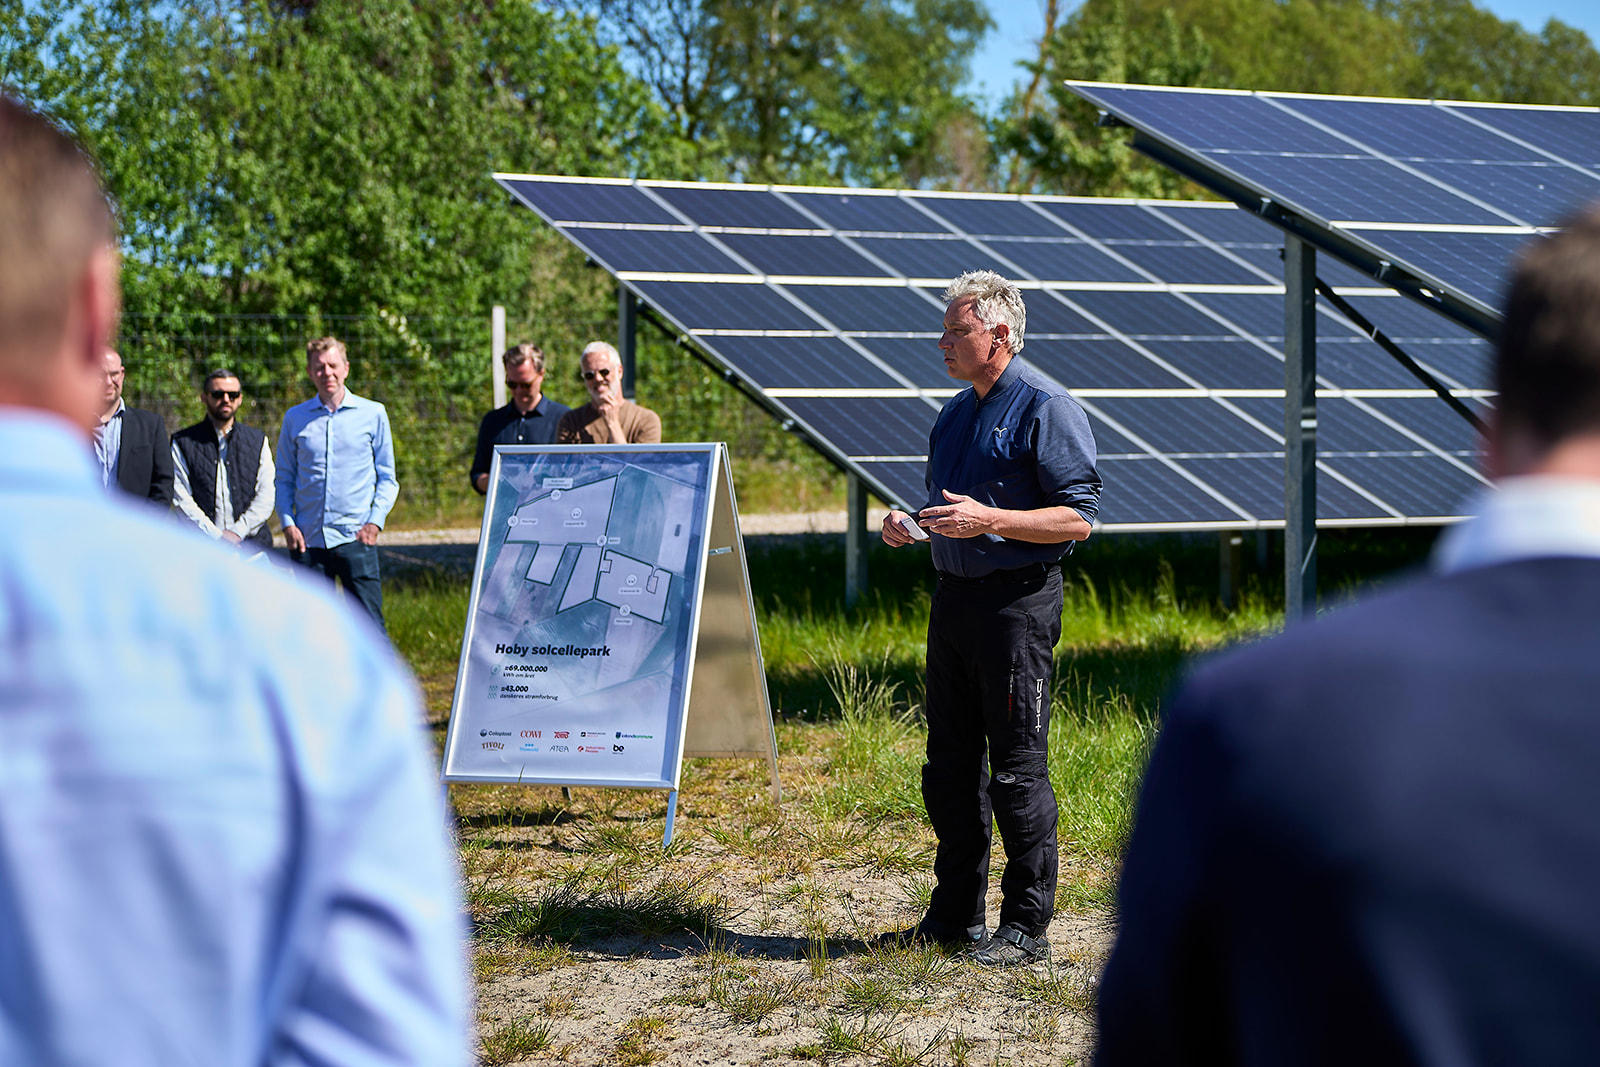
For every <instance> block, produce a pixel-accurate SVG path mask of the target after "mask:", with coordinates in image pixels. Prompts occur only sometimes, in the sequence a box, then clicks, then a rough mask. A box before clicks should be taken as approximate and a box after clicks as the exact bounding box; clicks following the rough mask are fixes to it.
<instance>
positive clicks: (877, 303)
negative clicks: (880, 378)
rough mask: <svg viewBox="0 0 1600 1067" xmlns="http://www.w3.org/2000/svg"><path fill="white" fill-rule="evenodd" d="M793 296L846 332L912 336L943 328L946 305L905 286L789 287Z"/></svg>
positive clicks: (786, 287)
mask: <svg viewBox="0 0 1600 1067" xmlns="http://www.w3.org/2000/svg"><path fill="white" fill-rule="evenodd" d="M784 288H785V289H787V290H788V291H789V292H790V293H792V294H794V296H796V297H797V298H799V299H800V300H802V301H804V302H805V303H806V304H807V305H809V306H810V307H812V308H814V309H815V310H816V311H817V312H818V313H819V314H821V315H822V316H823V318H825V319H827V320H828V321H829V322H831V323H832V324H833V325H834V326H837V327H838V328H839V329H841V330H844V331H845V332H847V333H848V332H852V331H857V330H873V331H883V332H885V333H909V332H913V331H917V332H920V331H924V330H941V329H943V328H944V306H943V305H942V304H941V305H938V306H935V305H933V304H931V303H929V302H928V301H926V300H924V299H922V298H921V297H920V296H918V295H917V293H916V291H915V290H912V289H907V288H906V287H905V286H902V285H894V286H881V285H873V286H867V285H786V286H784Z"/></svg>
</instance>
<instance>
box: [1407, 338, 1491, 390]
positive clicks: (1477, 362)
mask: <svg viewBox="0 0 1600 1067" xmlns="http://www.w3.org/2000/svg"><path fill="white" fill-rule="evenodd" d="M1402 348H1403V349H1404V351H1405V353H1406V355H1408V356H1410V357H1411V358H1412V359H1414V360H1416V361H1417V362H1418V363H1420V364H1422V365H1423V366H1424V367H1426V368H1428V370H1429V371H1430V372H1431V373H1432V374H1433V376H1434V377H1436V378H1438V379H1439V380H1440V381H1442V382H1443V383H1444V384H1445V385H1447V386H1449V387H1450V388H1451V389H1493V388H1494V346H1493V345H1491V344H1489V342H1487V341H1412V342H1409V343H1407V344H1405V345H1403V346H1402Z"/></svg>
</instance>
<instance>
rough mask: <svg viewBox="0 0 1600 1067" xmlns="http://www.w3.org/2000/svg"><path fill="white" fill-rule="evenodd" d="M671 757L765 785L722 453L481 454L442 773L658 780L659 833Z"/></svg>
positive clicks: (755, 657) (761, 708)
mask: <svg viewBox="0 0 1600 1067" xmlns="http://www.w3.org/2000/svg"><path fill="white" fill-rule="evenodd" d="M703 638H704V639H703ZM686 742H687V743H686ZM686 754H687V755H721V756H756V757H765V758H767V759H768V761H769V763H770V765H771V769H772V780H773V792H774V797H775V798H776V796H777V750H776V744H775V738H774V735H773V730H772V715H771V706H770V703H769V701H768V697H767V690H766V676H765V673H764V669H763V666H762V662H761V650H760V641H759V637H758V635H757V630H756V622H755V611H754V603H753V601H752V600H751V597H750V592H749V578H748V571H747V570H746V567H745V558H744V545H743V542H742V541H741V539H740V537H739V532H738V513H737V509H736V507H735V505H734V500H733V491H732V483H731V481H730V479H729V477H728V468H727V451H726V449H725V447H724V446H722V445H721V444H693V445H615V446H611V445H589V446H580V445H545V446H501V447H499V448H497V449H496V450H495V457H494V465H493V468H492V470H491V472H490V480H489V494H488V500H487V501H486V504H485V509H484V521H483V530H482V533H481V535H480V537H479V542H478V560H477V566H476V567H475V569H474V574H473V583H472V598H471V603H470V605H469V607H468V611H467V626H466V634H465V637H464V639H463V642H462V652H461V663H460V667H459V669H458V671H457V675H456V691H455V699H454V702H453V703H452V705H451V712H450V727H449V732H448V735H447V737H446V740H445V759H444V779H445V780H446V781H462V782H519V783H525V784H549V785H568V786H571V785H585V786H622V787H636V788H656V789H668V790H671V791H672V792H671V794H670V795H669V800H668V819H667V829H666V840H668V841H670V840H671V835H672V819H673V816H674V814H675V812H676V801H677V789H678V783H679V779H680V774H681V767H682V760H683V757H684V755H686Z"/></svg>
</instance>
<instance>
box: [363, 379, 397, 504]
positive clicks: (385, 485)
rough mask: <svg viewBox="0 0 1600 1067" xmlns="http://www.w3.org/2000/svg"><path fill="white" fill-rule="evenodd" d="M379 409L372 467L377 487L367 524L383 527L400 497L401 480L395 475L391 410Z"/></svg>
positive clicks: (374, 436) (373, 443)
mask: <svg viewBox="0 0 1600 1067" xmlns="http://www.w3.org/2000/svg"><path fill="white" fill-rule="evenodd" d="M377 408H378V420H377V421H378V425H377V429H376V432H375V433H374V434H373V438H372V465H373V474H374V476H375V477H376V479H377V485H376V486H375V487H374V490H373V493H372V509H371V510H370V511H368V512H367V520H366V521H367V522H370V523H372V524H373V525H375V526H379V527H381V526H383V524H384V523H385V522H387V521H388V518H389V512H390V511H391V510H393V508H394V502H395V501H396V500H398V499H399V497H400V479H398V478H396V477H395V475H394V435H393V434H392V433H390V432H389V410H388V409H387V408H385V407H384V406H383V405H382V404H378V405H377Z"/></svg>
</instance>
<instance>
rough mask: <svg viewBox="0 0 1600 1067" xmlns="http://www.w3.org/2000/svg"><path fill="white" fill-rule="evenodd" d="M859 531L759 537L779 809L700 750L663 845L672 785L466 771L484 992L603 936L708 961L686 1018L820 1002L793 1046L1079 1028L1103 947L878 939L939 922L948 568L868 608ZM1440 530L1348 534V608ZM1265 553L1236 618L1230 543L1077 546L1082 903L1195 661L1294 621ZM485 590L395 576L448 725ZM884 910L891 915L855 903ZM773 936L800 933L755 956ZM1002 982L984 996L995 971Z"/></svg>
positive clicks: (926, 572)
mask: <svg viewBox="0 0 1600 1067" xmlns="http://www.w3.org/2000/svg"><path fill="white" fill-rule="evenodd" d="M841 540H842V539H840V538H791V539H772V540H770V541H767V542H765V543H752V544H751V546H750V570H751V581H752V587H753V591H754V594H755V597H756V600H757V604H758V613H759V618H760V626H761V633H762V644H763V653H764V657H765V661H766V664H767V668H768V682H769V689H770V692H771V694H772V697H773V700H774V705H775V711H776V715H777V721H776V728H777V736H778V745H779V756H780V760H781V763H782V768H783V770H782V774H783V786H784V794H785V795H784V801H783V803H782V804H781V805H774V804H773V803H772V801H771V799H770V797H769V795H768V791H767V786H766V768H765V766H764V765H763V764H760V763H759V762H758V761H722V760H689V761H687V762H686V763H685V766H684V771H683V774H684V777H683V786H682V791H681V793H680V796H679V815H678V823H677V833H676V836H675V837H674V841H673V846H672V848H671V849H669V850H667V851H666V852H663V851H662V850H661V846H660V834H661V819H662V813H663V809H664V800H663V798H662V796H661V794H660V793H659V792H658V791H652V790H624V789H588V788H585V789H578V790H574V796H573V797H572V799H571V800H568V799H566V798H565V797H563V796H562V794H561V791H560V790H559V789H558V788H555V787H550V786H518V785H472V786H454V787H452V790H451V798H452V803H453V804H454V806H455V809H456V815H457V827H458V833H459V842H460V853H461V863H462V869H463V873H464V876H465V879H466V885H467V889H468V903H469V907H470V909H471V913H472V918H473V942H474V966H475V969H476V974H477V976H478V980H479V981H480V982H481V983H493V982H496V981H498V980H500V979H503V978H513V977H519V976H522V977H525V976H528V975H534V974H540V973H544V972H559V971H560V970H561V969H562V968H570V967H572V966H574V965H575V963H576V962H577V961H578V960H579V958H580V957H584V956H586V955H592V953H593V952H594V951H595V948H596V946H597V945H601V944H603V943H604V942H606V941H608V939H614V938H618V937H622V938H635V939H639V938H642V939H646V940H647V941H649V942H654V943H657V944H661V943H669V942H670V943H672V944H675V945H677V946H679V947H678V949H676V950H675V951H684V952H687V953H689V954H691V955H693V956H695V958H696V959H700V960H704V969H703V970H701V971H699V972H698V973H699V974H700V977H697V978H696V979H695V980H694V982H693V983H691V984H690V985H688V986H685V987H682V988H681V989H680V990H679V991H678V992H673V991H672V990H664V991H663V999H661V1000H660V1001H658V1003H660V1004H661V1005H663V1006H664V1007H669V1008H670V1007H671V1006H673V1005H675V1004H676V1005H678V1006H685V1005H687V1006H692V1007H694V1008H695V1009H696V1010H698V1011H706V1012H711V1013H713V1014H714V1016H715V1017H717V1018H719V1019H721V1020H723V1021H724V1022H725V1024H726V1025H729V1026H740V1027H750V1028H755V1029H757V1030H758V1031H759V1030H760V1029H761V1028H766V1027H774V1026H782V1025H792V1024H785V1023H784V1022H783V1020H788V1019H790V1018H794V1019H798V1018H800V1016H801V1014H802V1013H807V1014H808V1018H811V1019H813V1020H814V1021H813V1022H812V1023H810V1024H809V1025H812V1026H815V1027H816V1029H814V1030H812V1031H811V1033H814V1034H815V1038H814V1039H813V1040H811V1041H809V1042H807V1043H803V1044H799V1045H794V1046H789V1047H788V1053H789V1055H791V1056H793V1057H795V1058H802V1059H813V1060H831V1059H835V1058H841V1057H855V1056H861V1057H866V1058H869V1059H871V1060H874V1061H877V1062H881V1063H887V1064H907V1065H909V1064H915V1063H926V1062H940V1063H945V1062H948V1063H964V1062H967V1061H968V1059H969V1054H971V1053H973V1051H974V1047H975V1046H974V1044H973V1038H972V1037H969V1036H966V1035H963V1034H962V1033H960V1032H959V1031H949V1030H939V1031H938V1032H937V1033H934V1032H933V1030H932V1029H931V1028H930V1026H929V1023H930V1021H932V1020H934V1019H936V1018H937V1017H938V1016H939V1014H940V1013H941V1012H942V1011H945V1010H947V1009H949V1008H951V1007H952V1006H954V1005H956V1004H959V1003H960V998H961V997H969V996H984V997H992V996H1004V997H1009V998H1012V999H1015V1000H1017V1001H1020V1002H1022V1003H1023V1004H1024V1005H1025V1006H1026V1010H1025V1011H1023V1012H1022V1013H1021V1014H1019V1015H1018V1016H1017V1017H1016V1020H1015V1032H1014V1034H1013V1035H1012V1038H1014V1039H1019V1040H1022V1041H1026V1042H1033V1043H1037V1044H1041V1045H1050V1044H1053V1043H1056V1042H1058V1041H1060V1040H1062V1034H1063V1033H1065V1032H1066V1031H1064V1030H1063V1029H1062V1027H1063V1026H1066V1025H1076V1024H1069V1023H1067V1022H1064V1020H1066V1019H1067V1017H1068V1016H1072V1017H1075V1018H1081V1017H1083V1016H1084V1015H1085V1013H1087V1012H1088V1011H1089V1010H1090V1008H1091V1007H1092V1003H1093V986H1092V983H1091V981H1090V978H1089V975H1090V974H1091V973H1092V968H1093V967H1094V966H1096V965H1097V961H1096V960H1094V959H1081V960H1075V961H1072V962H1070V963H1063V962H1062V960H1060V959H1058V960H1057V962H1056V966H1055V968H1053V969H1050V970H1048V971H1046V972H1044V973H1041V974H1030V975H1024V976H1018V977H1007V976H996V975H992V974H991V975H988V976H987V977H984V976H981V975H979V976H977V977H974V972H975V971H981V970H982V969H975V968H973V967H971V966H970V965H968V964H965V963H963V962H961V961H959V960H954V959H951V958H949V957H948V956H946V955H945V954H942V953H936V952H927V951H917V950H913V951H897V952H878V951H875V950H871V949H864V948H862V947H861V946H862V944H863V941H864V939H867V938H870V937H872V936H874V935H875V934H876V933H878V932H881V931H882V930H883V929H889V928H894V927H896V926H901V925H904V921H903V919H905V918H911V917H914V916H915V915H916V914H919V913H920V912H921V911H922V910H923V909H925V907H926V905H927V901H928V894H929V892H930V891H931V875H930V867H931V863H932V850H933V845H934V841H933V837H932V833H931V831H930V830H929V829H928V827H927V821H926V816H925V815H924V812H923V807H922V798H921V795H920V777H921V775H920V766H921V763H922V758H923V750H924V747H925V743H926V730H925V726H924V724H923V719H922V716H921V708H922V704H923V700H924V692H923V689H924V682H923V677H922V672H923V655H924V653H923V648H924V638H925V632H926V627H927V619H928V605H929V602H930V596H931V592H932V589H933V585H934V580H933V575H932V572H931V569H930V567H929V562H928V558H927V555H926V553H925V551H919V550H914V549H908V550H904V551H900V552H894V551H890V550H888V549H887V548H880V549H878V550H876V551H874V552H873V553H872V557H871V561H870V568H871V575H872V582H873V585H872V589H871V591H870V593H869V594H868V595H867V596H865V597H863V598H862V600H861V602H860V603H858V604H857V605H856V606H855V607H854V608H852V609H849V610H846V609H845V607H844V605H843V579H842V575H843V563H844V560H843V550H842V545H841V544H840V541H841ZM1427 544H1428V540H1427V538H1426V537H1423V536H1421V535H1419V534H1418V532H1416V531H1395V532H1384V533H1382V534H1378V533H1370V532H1369V533H1364V534H1339V533H1336V532H1334V533H1329V534H1328V536H1327V537H1326V539H1325V542H1324V545H1323V551H1324V559H1323V574H1324V577H1325V579H1326V580H1325V586H1324V587H1325V588H1331V589H1335V590H1336V592H1335V593H1334V595H1333V596H1330V597H1329V598H1328V599H1329V600H1330V601H1331V600H1337V599H1339V598H1341V597H1344V596H1348V595H1351V593H1352V592H1353V591H1355V590H1358V589H1360V588H1361V587H1363V585H1365V584H1367V583H1370V582H1372V581H1375V580H1379V579H1381V577H1382V576H1383V575H1385V574H1387V573H1389V572H1391V571H1393V570H1395V569H1396V568H1398V567H1402V566H1405V565H1408V564H1411V563H1414V562H1415V561H1416V560H1417V559H1419V558H1420V557H1421V555H1422V554H1423V553H1424V552H1425V551H1426V548H1427ZM1251 548H1252V546H1251V545H1249V544H1248V543H1247V545H1246V549H1247V555H1250V556H1252V557H1253V552H1251V551H1249V550H1250V549H1251ZM1267 563H1268V568H1269V569H1268V570H1267V571H1264V572H1259V573H1254V574H1251V575H1250V576H1249V577H1248V578H1247V580H1246V582H1245V585H1244V589H1243V592H1242V595H1241V597H1240V599H1239V602H1238V604H1237V606H1236V607H1235V608H1234V610H1231V611H1226V610H1223V609H1222V607H1221V606H1220V605H1219V604H1218V602H1217V590H1216V588H1215V584H1216V569H1217V542H1216V538H1215V537H1214V536H1211V537H1198V536H1196V537H1181V536H1172V537H1161V538H1126V539H1120V540H1119V539H1113V538H1106V539H1103V540H1101V541H1098V542H1094V541H1092V542H1090V543H1089V544H1088V545H1086V546H1082V548H1081V550H1080V551H1079V552H1077V553H1075V554H1074V556H1073V557H1072V559H1071V560H1070V561H1069V564H1068V567H1067V568H1066V570H1067V574H1068V576H1069V580H1068V585H1067V591H1066V605H1065V609H1064V612H1063V617H1062V639H1061V643H1060V644H1059V645H1058V647H1057V649H1056V671H1055V677H1054V680H1053V683H1052V690H1051V720H1050V747H1049V762H1050V772H1051V778H1052V781H1053V782H1054V784H1055V787H1056V793H1057V797H1058V802H1059V805H1060V812H1061V819H1060V830H1059V843H1060V853H1061V861H1062V862H1061V878H1060V888H1059V890H1058V893H1057V906H1058V909H1060V910H1061V911H1063V912H1089V913H1094V914H1096V915H1104V914H1105V913H1106V910H1107V909H1108V908H1109V906H1110V905H1111V903H1112V898H1113V890H1114V884H1115V874H1116V870H1117V865H1118V862H1119V858H1120V855H1121V852H1122V849H1123V847H1124V845H1125V842H1126V840H1127V835H1128V832H1129V828H1130V823H1131V817H1132V810H1133V804H1134V799H1135V796H1136V794H1137V791H1138V785H1139V780H1140V776H1141V775H1142V773H1143V770H1144V766H1145V762H1146V760H1147V759H1148V756H1149V752H1150V747H1151V745H1152V744H1153V742H1154V740H1155V737H1156V735H1157V732H1158V730H1159V723H1160V715H1161V703H1162V700H1163V699H1164V697H1165V695H1166V694H1167V693H1168V692H1169V691H1170V690H1171V689H1172V687H1173V686H1174V685H1175V684H1176V683H1177V681H1178V680H1179V679H1180V678H1181V676H1182V674H1183V672H1184V670H1185V669H1186V668H1187V666H1188V664H1189V663H1191V662H1192V661H1193V660H1194V659H1195V658H1196V657H1199V656H1203V655H1207V654H1210V653H1212V652H1214V651H1216V650H1218V649H1221V648H1225V647H1227V646H1229V645H1234V644H1237V643H1239V642H1244V641H1251V640H1256V639H1258V638H1260V637H1261V636H1262V635H1265V634H1269V633H1271V632H1272V631H1273V630H1274V629H1275V628H1276V627H1277V626H1278V625H1279V624H1280V619H1281V615H1280V610H1279V608H1278V602H1279V599H1280V596H1281V593H1280V590H1281V583H1280V582H1279V581H1278V580H1277V579H1276V578H1275V577H1274V574H1273V572H1272V571H1271V569H1270V568H1271V567H1273V566H1275V565H1276V564H1275V563H1274V561H1273V559H1272V558H1271V556H1270V553H1269V557H1268V561H1267ZM467 584H468V583H467V579H466V578H465V577H464V576H452V575H450V574H447V573H443V572H437V571H430V570H423V569H413V570H408V571H402V572H399V573H397V574H396V575H394V576H393V577H392V580H391V581H390V582H389V583H388V589H387V590H386V594H387V595H386V603H385V607H386V610H387V614H388V621H389V630H390V634H391V636H392V638H393V640H394V643H395V646H396V648H397V649H398V650H399V652H400V653H401V655H402V656H404V657H405V658H406V659H407V660H408V661H409V662H410V663H411V665H412V667H413V669H414V670H415V671H416V672H417V674H418V676H419V677H420V679H421V681H422V683H423V687H424V691H425V693H426V696H427V700H428V704H429V710H430V714H431V715H432V716H433V717H434V719H435V721H438V720H440V719H442V718H443V716H444V715H445V713H447V712H448V708H449V703H450V696H451V690H452V688H453V685H454V680H455V671H456V664H457V659H458V654H459V642H460V635H461V632H462V626H463V622H464V619H465V614H466V605H467ZM997 866H998V862H997ZM873 879H876V880H877V881H876V883H875V886H874V887H873V888H871V889H870V890H869V891H868V892H867V893H866V894H864V895H863V894H858V892H857V886H858V884H864V883H867V882H869V881H871V880H873ZM869 897H870V899H868V898H869ZM865 908H870V909H871V912H870V915H871V918H868V919H863V918H862V917H861V915H859V914H858V913H857V911H858V909H865ZM895 916H900V917H902V918H893V917H895ZM891 920H892V921H891ZM1093 921H1094V919H1093V918H1091V920H1090V922H1091V923H1092V922H1093ZM736 930H737V931H739V932H738V933H736V932H735V931H736ZM752 931H756V932H758V933H759V934H760V935H761V936H773V937H777V938H779V941H780V944H778V945H777V946H774V947H770V948H768V949H764V950H760V951H757V952H754V953H752V952H750V951H749V950H748V949H747V948H741V947H740V946H741V944H742V942H741V938H744V937H748V936H750V933H751V932H752ZM850 946H854V947H850ZM1085 951H1088V950H1085ZM1091 955H1092V953H1091ZM785 968H788V969H785ZM982 982H988V983H989V985H988V986H987V987H984V986H981V985H980V986H976V987H975V986H974V983H982ZM571 995H572V994H570V993H563V994H561V996H562V997H570V996H571ZM551 996H552V997H555V996H556V994H551ZM952 998H954V999H952ZM560 1003H567V1001H560V999H559V998H557V999H555V1000H552V999H549V998H547V1002H546V1004H545V1006H544V1008H543V1009H541V1010H543V1011H544V1013H545V1014H546V1015H547V1016H549V1015H553V1014H556V1009H557V1007H559V1004H560ZM558 1025H565V1024H564V1023H560V1024H558ZM913 1033H915V1034H916V1035H917V1036H915V1037H913V1036H912V1035H913ZM486 1034H487V1036H486V1037H485V1038H484V1041H483V1059H484V1062H486V1063H496V1062H510V1061H511V1060H514V1059H518V1058H523V1057H526V1056H529V1055H542V1056H547V1057H548V1056H552V1055H554V1056H555V1057H557V1058H560V1057H562V1056H564V1055H565V1053H564V1052H563V1051H562V1048H570V1046H562V1048H556V1049H552V1044H553V1042H552V1038H551V1034H552V1029H551V1023H550V1022H549V1021H548V1019H547V1020H543V1021H540V1022H537V1023H534V1022H530V1021H529V1020H527V1019H526V1018H521V1017H518V1018H514V1019H512V1020H510V1021H509V1022H507V1023H505V1024H504V1025H501V1026H499V1027H498V1028H496V1029H492V1030H486ZM930 1035H931V1036H930ZM670 1040H671V1028H670V1027H669V1025H668V1022H667V1021H665V1020H663V1019H658V1018H656V1017H654V1016H645V1017H642V1018H639V1019H637V1020H635V1022H634V1023H633V1024H630V1026H629V1027H628V1028H625V1030H624V1032H621V1033H619V1034H617V1036H616V1039H615V1044H614V1045H612V1046H610V1051H609V1054H608V1056H609V1058H608V1062H613V1063H618V1064H648V1063H651V1062H654V1061H656V1060H659V1059H661V1058H664V1057H665V1056H666V1051H665V1048H664V1045H663V1042H667V1041H670ZM983 1055H984V1059H985V1061H987V1059H988V1058H989V1057H990V1053H989V1051H987V1050H986V1051H985V1052H984V1054H983Z"/></svg>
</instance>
